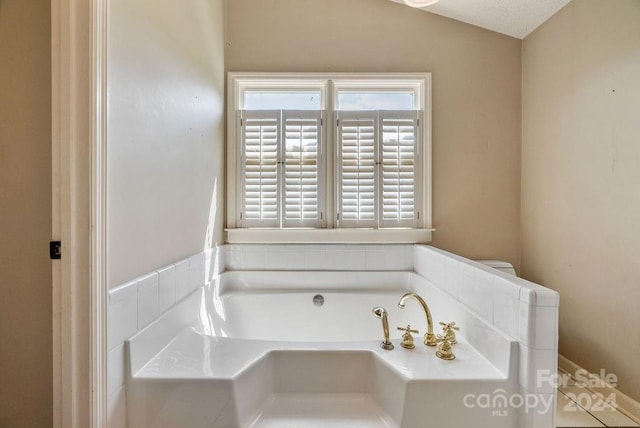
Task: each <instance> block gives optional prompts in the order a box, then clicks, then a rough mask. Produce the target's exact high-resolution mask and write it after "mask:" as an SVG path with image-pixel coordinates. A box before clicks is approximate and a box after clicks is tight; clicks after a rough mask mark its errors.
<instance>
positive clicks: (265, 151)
mask: <svg viewBox="0 0 640 428" xmlns="http://www.w3.org/2000/svg"><path fill="white" fill-rule="evenodd" d="M242 123H243V125H242V130H241V132H242V134H241V137H242V143H243V144H242V160H243V164H242V167H243V168H244V171H243V172H244V173H243V189H242V190H243V193H242V194H243V206H242V225H243V226H244V227H251V226H263V227H278V226H279V225H280V207H279V197H278V194H279V192H278V187H279V185H278V184H279V179H278V160H279V156H278V146H279V144H278V141H279V139H280V135H279V134H280V112H273V111H251V112H244V113H243V116H242Z"/></svg>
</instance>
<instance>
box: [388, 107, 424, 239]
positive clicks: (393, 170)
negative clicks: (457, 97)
mask: <svg viewBox="0 0 640 428" xmlns="http://www.w3.org/2000/svg"><path fill="white" fill-rule="evenodd" d="M379 119H380V126H381V128H382V133H381V134H382V141H381V151H380V169H381V171H380V174H381V182H382V186H381V189H380V191H381V193H382V198H381V201H382V202H381V211H382V214H381V227H417V226H418V207H419V206H420V205H419V200H418V195H419V194H420V192H419V191H418V189H417V187H418V185H419V182H418V177H419V176H420V175H419V171H418V169H419V163H418V141H419V138H418V123H419V122H418V120H419V119H418V112H415V111H398V112H391V111H381V112H380V114H379Z"/></svg>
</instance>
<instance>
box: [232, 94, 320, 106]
mask: <svg viewBox="0 0 640 428" xmlns="http://www.w3.org/2000/svg"><path fill="white" fill-rule="evenodd" d="M244 109H245V110H322V104H321V103H320V91H304V92H302V91H296V92H291V91H246V92H245V93H244Z"/></svg>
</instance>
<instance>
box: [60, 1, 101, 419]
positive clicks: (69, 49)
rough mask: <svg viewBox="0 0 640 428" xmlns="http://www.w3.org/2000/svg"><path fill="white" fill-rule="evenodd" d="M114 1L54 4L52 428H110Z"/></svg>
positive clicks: (62, 2)
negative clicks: (110, 8)
mask: <svg viewBox="0 0 640 428" xmlns="http://www.w3.org/2000/svg"><path fill="white" fill-rule="evenodd" d="M107 3H108V0H53V1H52V4H51V36H52V38H51V42H52V43H51V57H52V64H51V66H52V215H53V224H52V239H54V240H60V241H61V242H62V259H61V260H57V261H53V264H52V270H53V272H52V274H53V289H52V297H53V320H52V322H53V323H52V326H53V400H54V403H53V407H54V408H53V417H54V423H53V426H54V427H56V428H63V427H64V428H75V427H78V428H84V427H92V428H99V427H106V425H107V376H106V373H107V370H106V369H107V367H106V361H107V358H106V357H107V342H106V341H107V334H106V332H107V322H106V321H107V318H106V308H107V282H106V279H107V278H106V215H105V214H106V162H105V161H106V156H105V155H106V63H107V61H106V54H107V50H106V40H107V38H106V34H107V25H106V19H107Z"/></svg>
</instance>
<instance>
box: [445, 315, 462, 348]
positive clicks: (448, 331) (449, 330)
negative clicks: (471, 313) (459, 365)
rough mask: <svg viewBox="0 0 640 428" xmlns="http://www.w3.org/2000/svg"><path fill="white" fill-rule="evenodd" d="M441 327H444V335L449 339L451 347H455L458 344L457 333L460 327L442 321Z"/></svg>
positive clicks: (453, 323)
mask: <svg viewBox="0 0 640 428" xmlns="http://www.w3.org/2000/svg"><path fill="white" fill-rule="evenodd" d="M440 325H441V326H442V334H443V335H444V337H445V338H446V339H447V341H448V342H449V343H450V344H451V345H455V344H456V343H458V339H457V338H456V333H455V331H459V330H460V327H458V326H457V325H456V323H455V322H449V323H446V322H442V321H441V322H440ZM454 330H455V331H454Z"/></svg>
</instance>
